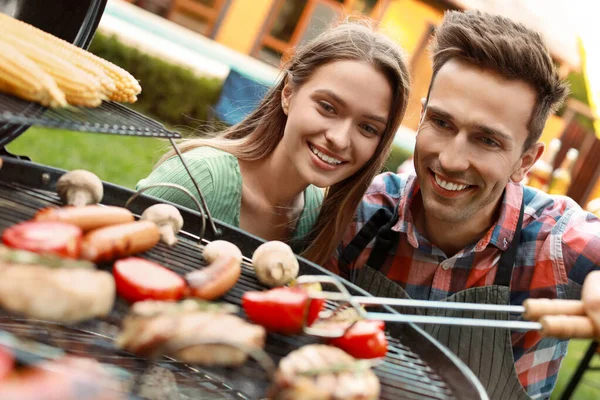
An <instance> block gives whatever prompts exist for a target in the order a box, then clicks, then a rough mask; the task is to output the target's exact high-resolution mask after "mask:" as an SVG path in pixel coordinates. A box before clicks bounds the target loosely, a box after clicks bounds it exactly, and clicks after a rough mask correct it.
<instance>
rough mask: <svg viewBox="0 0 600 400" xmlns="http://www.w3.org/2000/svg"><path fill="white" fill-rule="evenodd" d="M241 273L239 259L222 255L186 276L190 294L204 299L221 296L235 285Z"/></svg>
mask: <svg viewBox="0 0 600 400" xmlns="http://www.w3.org/2000/svg"><path fill="white" fill-rule="evenodd" d="M241 273H242V267H241V264H240V262H239V260H238V259H236V258H235V257H232V256H227V255H221V256H219V257H217V258H216V259H215V260H214V261H213V262H211V263H210V264H209V265H208V266H207V267H204V268H202V269H200V270H197V271H194V272H190V273H189V274H187V275H186V276H185V279H186V281H187V282H188V286H189V295H190V296H193V297H197V298H199V299H203V300H214V299H216V298H219V297H221V296H223V295H224V294H225V293H227V292H228V291H229V290H230V289H231V288H232V287H234V286H235V284H236V282H237V281H238V279H239V278H240V275H241Z"/></svg>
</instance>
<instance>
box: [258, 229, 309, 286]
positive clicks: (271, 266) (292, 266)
mask: <svg viewBox="0 0 600 400" xmlns="http://www.w3.org/2000/svg"><path fill="white" fill-rule="evenodd" d="M252 264H253V265H254V271H255V272H256V277H257V278H258V280H259V281H260V282H261V283H262V284H264V285H266V286H270V287H274V286H282V285H285V284H286V283H288V282H290V281H291V280H292V279H295V278H296V277H297V276H298V269H299V266H298V260H297V259H296V255H295V254H294V252H293V250H292V248H291V247H290V246H288V245H287V244H285V243H283V242H279V241H277V240H273V241H270V242H266V243H263V244H261V245H260V246H258V248H257V249H256V250H255V251H254V254H253V255H252Z"/></svg>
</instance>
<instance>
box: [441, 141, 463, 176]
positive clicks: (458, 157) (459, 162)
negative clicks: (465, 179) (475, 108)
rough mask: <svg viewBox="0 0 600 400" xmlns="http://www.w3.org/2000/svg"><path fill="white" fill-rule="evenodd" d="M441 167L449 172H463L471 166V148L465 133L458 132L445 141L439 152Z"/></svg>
mask: <svg viewBox="0 0 600 400" xmlns="http://www.w3.org/2000/svg"><path fill="white" fill-rule="evenodd" d="M438 158H439V161H440V165H441V167H442V168H443V169H444V170H446V171H448V172H462V171H466V170H467V169H468V168H469V148H468V146H467V140H466V138H465V135H462V134H460V133H459V134H457V135H454V136H453V137H452V139H450V140H448V141H445V142H444V143H443V144H442V146H441V150H440V153H439V156H438Z"/></svg>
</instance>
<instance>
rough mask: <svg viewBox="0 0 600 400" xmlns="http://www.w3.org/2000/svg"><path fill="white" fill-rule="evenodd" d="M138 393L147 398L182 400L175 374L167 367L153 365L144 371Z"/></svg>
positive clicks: (153, 399) (149, 399)
mask: <svg viewBox="0 0 600 400" xmlns="http://www.w3.org/2000/svg"><path fill="white" fill-rule="evenodd" d="M141 379H142V383H141V385H140V390H139V392H138V394H139V395H140V396H141V397H143V398H144V399H146V400H180V399H181V396H180V395H179V389H178V388H177V381H176V379H175V375H173V373H172V372H171V371H169V370H168V369H166V368H162V367H159V366H156V365H154V366H152V367H150V368H149V369H148V370H147V371H145V372H144V375H143V376H142V378H141Z"/></svg>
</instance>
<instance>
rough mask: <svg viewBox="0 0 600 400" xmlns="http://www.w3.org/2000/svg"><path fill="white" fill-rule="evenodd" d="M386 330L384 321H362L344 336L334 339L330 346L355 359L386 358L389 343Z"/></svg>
mask: <svg viewBox="0 0 600 400" xmlns="http://www.w3.org/2000/svg"><path fill="white" fill-rule="evenodd" d="M384 329H385V323H384V322H383V321H376V320H361V321H358V322H356V323H355V324H354V325H353V326H352V327H351V328H350V329H348V331H347V332H346V334H345V335H344V336H342V337H340V338H336V339H332V340H331V341H330V344H332V345H334V346H336V347H339V348H340V349H342V350H344V351H345V352H346V353H348V354H350V355H351V356H352V357H354V358H379V357H385V355H386V353H387V347H388V341H387V338H386V337H385V331H384Z"/></svg>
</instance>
